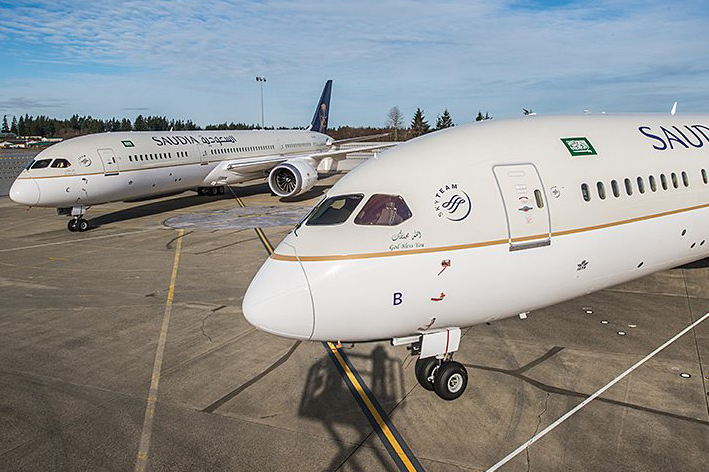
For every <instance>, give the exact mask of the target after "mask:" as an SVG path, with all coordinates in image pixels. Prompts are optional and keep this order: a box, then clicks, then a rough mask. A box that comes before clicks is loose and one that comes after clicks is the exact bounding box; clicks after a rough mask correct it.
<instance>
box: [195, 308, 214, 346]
mask: <svg viewBox="0 0 709 472" xmlns="http://www.w3.org/2000/svg"><path fill="white" fill-rule="evenodd" d="M213 313H214V310H212V311H210V312H208V313H207V314H206V315H205V316H204V318H202V324H201V325H200V327H199V329H200V331H202V336H204V337H205V338H207V340H208V341H209V342H210V343H211V342H212V338H211V336H209V335H208V334H207V333H206V332H205V331H204V324H205V323H206V322H207V318H209V317H210V316H212V314H213Z"/></svg>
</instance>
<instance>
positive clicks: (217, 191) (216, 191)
mask: <svg viewBox="0 0 709 472" xmlns="http://www.w3.org/2000/svg"><path fill="white" fill-rule="evenodd" d="M197 195H199V196H204V195H209V196H211V197H216V196H217V195H224V186H223V185H220V186H218V187H197Z"/></svg>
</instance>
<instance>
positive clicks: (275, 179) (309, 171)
mask: <svg viewBox="0 0 709 472" xmlns="http://www.w3.org/2000/svg"><path fill="white" fill-rule="evenodd" d="M317 181H318V171H317V168H316V167H315V162H313V161H312V159H303V158H295V159H291V160H289V161H286V162H284V163H283V164H279V165H277V166H276V167H274V168H273V169H271V173H270V174H268V186H269V187H271V191H272V192H273V193H275V194H276V195H278V196H279V197H295V196H296V195H300V194H303V193H305V192H307V191H308V190H310V189H311V188H313V186H315V182H317Z"/></svg>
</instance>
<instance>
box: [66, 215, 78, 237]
mask: <svg viewBox="0 0 709 472" xmlns="http://www.w3.org/2000/svg"><path fill="white" fill-rule="evenodd" d="M66 227H67V229H68V230H69V231H71V232H72V233H74V232H76V231H77V228H76V220H75V219H74V218H72V219H70V220H69V222H68V223H67V225H66Z"/></svg>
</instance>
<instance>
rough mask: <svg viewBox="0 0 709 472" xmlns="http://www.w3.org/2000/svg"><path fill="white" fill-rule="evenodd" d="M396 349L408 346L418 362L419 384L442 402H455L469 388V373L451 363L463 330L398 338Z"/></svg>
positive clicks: (394, 342) (449, 329) (456, 363)
mask: <svg viewBox="0 0 709 472" xmlns="http://www.w3.org/2000/svg"><path fill="white" fill-rule="evenodd" d="M393 344H394V345H401V344H409V350H410V351H411V353H412V354H414V355H416V354H418V355H419V358H418V360H417V361H416V369H415V370H416V380H418V383H419V384H420V385H421V386H422V387H423V388H425V389H426V390H429V391H433V392H436V395H438V396H439V397H440V398H442V399H443V400H455V399H456V398H459V397H460V396H461V395H463V392H465V388H466V387H467V386H468V371H467V370H466V369H465V367H464V366H463V364H461V363H460V362H455V361H454V360H452V356H453V353H454V352H455V351H457V350H458V346H459V344H460V329H459V328H447V329H443V330H437V331H432V332H426V333H424V334H421V335H418V336H409V337H407V338H396V339H394V340H393Z"/></svg>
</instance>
